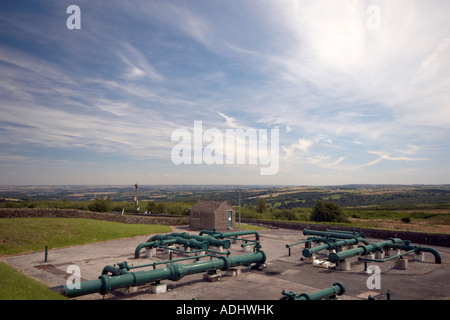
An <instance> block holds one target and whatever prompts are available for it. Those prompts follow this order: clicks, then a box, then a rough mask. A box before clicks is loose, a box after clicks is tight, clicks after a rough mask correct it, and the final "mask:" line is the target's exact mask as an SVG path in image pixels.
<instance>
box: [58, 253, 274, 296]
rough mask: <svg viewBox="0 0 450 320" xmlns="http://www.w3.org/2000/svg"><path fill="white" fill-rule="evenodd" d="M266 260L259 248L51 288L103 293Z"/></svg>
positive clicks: (68, 292)
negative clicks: (243, 252)
mask: <svg viewBox="0 0 450 320" xmlns="http://www.w3.org/2000/svg"><path fill="white" fill-rule="evenodd" d="M265 261H266V254H265V253H264V252H263V251H258V252H255V253H251V254H246V255H240V256H234V257H218V259H214V260H210V261H201V262H196V263H192V264H186V265H182V264H178V263H171V264H168V265H167V266H166V267H165V268H164V269H155V270H150V271H136V272H129V273H123V274H120V275H113V276H109V275H108V274H102V275H101V276H100V277H99V278H98V279H95V280H88V281H82V282H80V283H79V285H80V286H79V288H72V287H68V286H67V285H64V286H58V287H53V288H51V290H53V291H56V292H59V293H61V294H62V295H64V296H67V297H69V298H72V297H78V296H83V295H87V294H92V293H100V294H103V295H104V294H107V293H109V292H110V291H111V290H114V289H118V288H124V287H128V286H139V285H144V284H147V283H150V282H154V281H160V280H172V281H178V280H180V279H181V278H183V277H184V276H187V275H191V274H195V273H201V272H205V271H208V270H217V269H221V270H226V269H229V268H231V267H235V266H250V265H251V264H253V263H256V264H258V265H260V264H263V263H264V262H265Z"/></svg>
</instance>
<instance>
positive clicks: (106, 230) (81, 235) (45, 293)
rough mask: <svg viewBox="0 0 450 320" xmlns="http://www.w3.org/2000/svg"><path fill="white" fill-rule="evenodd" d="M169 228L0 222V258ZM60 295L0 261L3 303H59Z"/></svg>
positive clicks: (78, 222) (38, 220)
mask: <svg viewBox="0 0 450 320" xmlns="http://www.w3.org/2000/svg"><path fill="white" fill-rule="evenodd" d="M171 230H172V229H171V228H170V227H169V226H160V225H148V224H124V223H117V222H109V221H96V220H89V219H75V218H74V219H70V218H68V219H67V218H4V219H0V255H11V254H18V253H25V252H34V251H43V250H44V248H45V246H48V247H49V249H51V248H61V247H66V246H72V245H80V244H86V243H92V242H98V241H106V240H113V239H120V238H126V237H133V236H137V235H145V234H154V233H165V232H170V231H171ZM58 299H65V298H64V297H62V296H61V295H59V294H57V293H54V292H52V291H50V290H48V288H47V286H46V285H44V284H42V283H40V282H38V281H36V280H34V279H30V278H29V277H26V276H24V275H22V274H21V273H20V272H18V271H17V270H15V269H14V268H11V267H10V266H8V265H6V264H5V263H1V262H0V300H58Z"/></svg>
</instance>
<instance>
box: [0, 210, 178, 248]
mask: <svg viewBox="0 0 450 320" xmlns="http://www.w3.org/2000/svg"><path fill="white" fill-rule="evenodd" d="M170 231H171V228H170V227H169V226H160V225H148V224H124V223H117V222H110V221H96V220H90V219H78V218H73V219H70V218H69V219H66V218H4V219H0V255H9V254H17V253H23V252H33V251H42V250H44V248H45V246H48V248H49V249H52V248H61V247H66V246H72V245H80V244H86V243H91V242H99V241H106V240H113V239H120V238H126V237H133V236H137V235H144V234H152V233H164V232H170Z"/></svg>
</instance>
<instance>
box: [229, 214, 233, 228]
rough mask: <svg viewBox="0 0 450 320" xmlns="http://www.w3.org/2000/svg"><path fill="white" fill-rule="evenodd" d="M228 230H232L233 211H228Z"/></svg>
mask: <svg viewBox="0 0 450 320" xmlns="http://www.w3.org/2000/svg"><path fill="white" fill-rule="evenodd" d="M228 228H233V211H228Z"/></svg>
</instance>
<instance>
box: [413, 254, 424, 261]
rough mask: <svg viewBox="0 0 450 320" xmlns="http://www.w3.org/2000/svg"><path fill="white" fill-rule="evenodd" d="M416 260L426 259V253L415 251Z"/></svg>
mask: <svg viewBox="0 0 450 320" xmlns="http://www.w3.org/2000/svg"><path fill="white" fill-rule="evenodd" d="M414 261H425V254H424V253H423V252H421V253H415V254H414Z"/></svg>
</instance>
